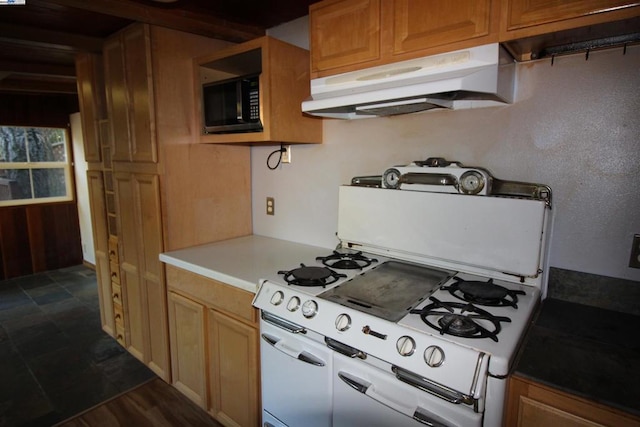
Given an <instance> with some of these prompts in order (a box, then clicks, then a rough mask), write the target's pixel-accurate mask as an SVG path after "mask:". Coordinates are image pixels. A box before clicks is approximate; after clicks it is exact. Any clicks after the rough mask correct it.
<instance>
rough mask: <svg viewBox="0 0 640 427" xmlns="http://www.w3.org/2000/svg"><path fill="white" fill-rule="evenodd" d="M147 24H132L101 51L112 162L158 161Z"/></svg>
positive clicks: (110, 40) (109, 41)
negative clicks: (109, 125)
mask: <svg viewBox="0 0 640 427" xmlns="http://www.w3.org/2000/svg"><path fill="white" fill-rule="evenodd" d="M149 37H150V36H149V27H148V26H147V25H134V26H132V27H129V28H128V29H126V30H125V31H123V32H121V33H119V34H117V35H116V36H114V37H112V38H111V39H109V40H108V41H107V42H106V43H105V45H104V49H103V55H104V62H105V81H106V87H107V90H106V92H107V105H108V108H109V117H110V119H111V132H112V135H113V145H114V147H113V156H112V159H113V161H116V162H119V161H126V162H151V163H155V162H157V161H158V156H157V147H156V132H155V119H154V117H155V115H154V99H153V80H152V73H151V67H152V63H151V46H150V39H149Z"/></svg>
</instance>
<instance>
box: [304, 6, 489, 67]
mask: <svg viewBox="0 0 640 427" xmlns="http://www.w3.org/2000/svg"><path fill="white" fill-rule="evenodd" d="M499 13H500V4H499V1H498V0H460V1H456V2H450V1H446V0H383V1H381V0H325V1H323V2H320V3H315V4H313V5H311V6H310V8H309V22H310V24H309V25H310V34H311V36H310V40H311V77H312V78H315V77H323V76H327V75H332V74H340V73H344V72H349V71H354V70H359V69H363V68H368V67H372V66H377V65H383V64H388V63H392V62H398V61H403V60H407V59H412V58H417V57H421V56H427V55H433V54H437V53H443V52H447V51H452V50H457V49H463V48H466V47H470V46H478V45H482V44H487V43H494V42H497V41H498V30H499Z"/></svg>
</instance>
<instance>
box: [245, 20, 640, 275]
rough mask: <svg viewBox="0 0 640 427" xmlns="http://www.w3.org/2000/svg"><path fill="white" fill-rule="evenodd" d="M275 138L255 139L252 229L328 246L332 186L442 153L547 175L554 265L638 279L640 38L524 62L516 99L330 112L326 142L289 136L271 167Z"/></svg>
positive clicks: (292, 30) (293, 27) (292, 32)
mask: <svg viewBox="0 0 640 427" xmlns="http://www.w3.org/2000/svg"><path fill="white" fill-rule="evenodd" d="M306 28H307V26H306V20H297V21H293V22H292V23H290V24H286V25H284V26H281V27H277V28H274V29H272V30H271V31H270V34H271V35H273V36H276V37H280V38H283V39H285V40H287V41H290V42H292V43H295V44H298V45H302V46H304V45H305V44H306V43H307V40H308V38H307V35H306ZM274 148H276V147H273V146H268V147H254V148H252V150H251V155H252V181H253V183H252V184H253V221H254V224H253V226H254V233H255V234H260V235H265V236H270V237H275V238H281V239H285V240H292V241H296V242H302V243H308V244H314V245H318V246H324V247H334V246H335V245H336V244H337V243H338V241H337V239H336V237H335V232H336V229H337V197H338V186H339V185H342V184H347V183H349V181H350V179H351V177H352V176H357V175H368V174H380V173H382V172H383V171H384V170H385V169H386V168H388V167H389V166H393V165H398V164H406V163H409V162H410V161H412V160H421V159H425V158H427V157H431V156H436V157H445V158H447V159H449V160H457V161H460V162H462V163H463V164H466V165H471V166H482V167H486V168H488V169H489V170H490V171H491V172H492V173H493V175H494V176H496V177H497V178H501V179H506V180H519V181H530V182H538V183H542V184H547V185H549V186H551V188H552V189H553V198H554V199H553V202H554V204H553V213H554V228H553V234H552V240H551V253H550V261H549V264H550V266H553V267H559V268H564V269H568V270H576V271H583V272H587V273H593V274H599V275H604V276H611V277H617V278H624V279H629V280H640V270H638V269H631V268H628V267H627V264H628V261H629V252H630V248H631V241H632V237H633V235H634V234H635V233H640V184H639V181H640V46H632V47H629V48H628V49H627V53H626V55H623V54H622V50H621V49H611V50H606V51H598V52H592V53H591V54H590V56H589V60H588V61H586V60H585V57H584V56H583V55H572V56H566V57H561V58H556V60H555V62H554V65H553V66H551V64H550V61H549V60H540V61H534V62H528V63H523V64H519V65H518V69H517V102H516V103H514V104H513V105H509V106H505V107H494V108H485V109H477V110H466V111H454V112H451V111H430V112H425V113H418V114H413V115H406V116H398V117H391V118H376V119H365V120H357V121H340V120H325V121H324V141H323V144H321V145H310V146H302V145H296V146H294V147H293V151H292V163H291V164H287V165H281V166H280V167H279V168H278V169H277V170H275V171H271V170H269V169H268V168H267V166H266V159H267V156H268V155H269V153H270V152H271V151H273V149H274ZM267 196H272V197H275V199H276V214H275V216H267V215H266V214H265V198H266V197H267ZM372 214H375V213H374V212H372Z"/></svg>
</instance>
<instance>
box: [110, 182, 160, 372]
mask: <svg viewBox="0 0 640 427" xmlns="http://www.w3.org/2000/svg"><path fill="white" fill-rule="evenodd" d="M114 178H115V187H116V188H115V190H116V199H117V208H118V212H119V213H120V214H119V220H120V223H119V229H120V231H121V232H120V238H119V244H120V251H121V257H120V269H121V276H120V282H121V286H122V294H123V295H122V297H123V304H124V315H125V324H126V325H127V328H126V338H125V342H126V346H127V349H128V350H129V351H130V352H131V353H132V354H133V355H134V356H136V357H137V358H139V359H140V360H141V361H143V362H144V363H146V364H147V365H148V366H149V367H150V368H151V369H152V370H153V371H154V372H155V373H156V374H157V375H158V376H160V377H162V378H164V379H168V378H169V372H170V370H169V344H168V325H167V312H166V304H167V301H166V288H165V284H164V276H163V274H162V268H161V264H160V261H159V259H158V256H159V254H160V252H161V251H162V227H161V211H160V186H159V179H158V176H157V175H150V174H142V173H130V172H115V173H114Z"/></svg>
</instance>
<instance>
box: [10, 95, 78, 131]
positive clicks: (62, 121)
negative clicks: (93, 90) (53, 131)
mask: <svg viewBox="0 0 640 427" xmlns="http://www.w3.org/2000/svg"><path fill="white" fill-rule="evenodd" d="M78 111H80V107H79V106H78V96H77V95H65V94H18V93H0V125H11V126H45V127H46V126H50V127H67V124H68V123H69V114H72V113H77V112H78Z"/></svg>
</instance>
